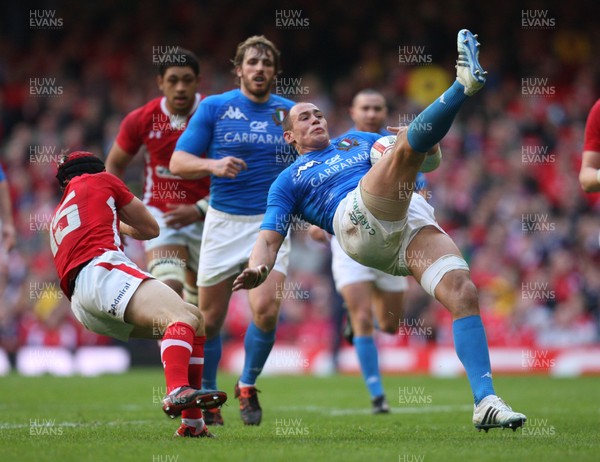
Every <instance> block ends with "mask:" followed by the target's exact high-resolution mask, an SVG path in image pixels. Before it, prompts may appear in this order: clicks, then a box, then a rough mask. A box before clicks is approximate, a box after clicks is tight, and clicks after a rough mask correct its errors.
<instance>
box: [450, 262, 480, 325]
mask: <svg viewBox="0 0 600 462" xmlns="http://www.w3.org/2000/svg"><path fill="white" fill-rule="evenodd" d="M449 276H450V287H451V292H452V294H453V295H452V297H453V298H454V299H455V300H456V305H457V306H458V309H460V310H461V311H467V312H465V313H464V314H465V315H468V314H476V313H478V312H479V302H478V300H477V288H476V287H475V284H474V283H473V281H472V280H471V278H470V277H469V274H468V273H465V272H464V271H455V272H454V274H452V273H450V274H449Z"/></svg>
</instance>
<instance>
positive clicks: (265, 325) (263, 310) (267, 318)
mask: <svg viewBox="0 0 600 462" xmlns="http://www.w3.org/2000/svg"><path fill="white" fill-rule="evenodd" d="M252 311H253V312H252V319H253V321H254V324H255V325H256V326H257V327H258V328H260V329H262V330H264V331H267V332H268V331H271V330H273V329H275V328H276V327H277V318H278V317H279V310H278V309H277V307H276V305H275V304H271V306H259V307H255V308H253V310H252Z"/></svg>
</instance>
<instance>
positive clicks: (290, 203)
mask: <svg viewBox="0 0 600 462" xmlns="http://www.w3.org/2000/svg"><path fill="white" fill-rule="evenodd" d="M292 188H293V185H292V182H291V180H290V179H289V168H288V169H286V170H284V171H283V172H281V173H280V174H279V176H278V177H277V178H276V179H275V181H274V182H273V184H272V185H271V188H270V189H269V197H268V199H267V211H266V212H265V217H264V219H263V222H262V225H261V226H260V229H261V230H270V231H277V232H278V233H279V234H281V235H283V236H284V237H285V236H286V235H287V232H288V228H289V227H290V223H291V221H292V213H293V211H294V208H295V205H296V203H295V202H296V201H295V199H294V195H293V192H292Z"/></svg>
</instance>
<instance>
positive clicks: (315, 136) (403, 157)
mask: <svg viewBox="0 0 600 462" xmlns="http://www.w3.org/2000/svg"><path fill="white" fill-rule="evenodd" d="M457 46H458V61H457V67H456V69H457V78H456V81H455V82H454V83H453V84H452V86H451V87H450V88H449V89H448V90H446V91H445V92H444V93H443V94H442V95H441V96H440V97H439V98H437V99H436V100H435V101H434V102H433V103H432V104H431V105H430V106H428V107H427V108H426V109H425V110H424V111H423V112H422V113H421V114H419V116H418V117H417V118H415V120H413V121H412V122H411V124H410V125H409V126H408V129H407V130H405V131H399V132H398V138H397V141H396V144H395V145H394V148H393V150H392V151H391V152H390V153H389V154H387V155H385V156H383V157H382V158H381V159H380V160H379V161H378V162H377V163H376V164H375V165H374V166H373V167H371V163H370V160H369V152H370V149H371V146H372V145H373V143H374V142H375V141H376V140H377V139H378V138H379V136H380V135H378V134H373V133H365V132H355V133H351V134H347V135H345V136H343V137H341V138H337V139H334V140H330V139H329V133H328V129H327V121H326V120H325V118H324V116H323V114H322V113H321V111H320V110H319V108H318V107H316V106H315V105H314V104H311V103H299V104H297V105H296V106H294V107H293V108H292V109H291V110H290V112H289V114H288V116H287V117H286V120H285V121H284V125H283V128H284V137H285V139H286V141H287V142H288V143H289V144H291V145H292V146H294V147H295V149H296V150H297V151H298V153H299V154H300V157H299V159H298V160H297V161H296V162H294V163H293V164H292V165H291V166H290V167H289V168H287V169H286V170H285V171H284V172H283V173H281V175H279V177H278V178H277V180H275V182H274V183H273V185H272V186H271V189H270V191H269V199H268V206H267V213H266V215H265V220H264V222H263V224H262V226H261V231H260V233H259V235H258V239H257V241H256V243H255V245H254V249H253V251H252V255H251V257H250V262H249V268H247V269H245V270H244V271H243V272H242V274H240V276H238V278H237V279H236V281H235V282H234V284H233V289H234V290H240V289H250V288H254V287H257V286H259V285H260V284H261V283H262V282H263V281H264V280H265V279H266V278H267V277H268V276H269V273H270V271H271V269H272V267H273V263H274V262H275V258H276V256H277V251H278V250H279V247H280V246H281V244H282V242H283V240H284V237H285V232H286V230H287V228H286V226H285V223H289V216H290V215H291V214H292V213H294V214H300V215H301V217H302V218H303V219H305V220H306V221H307V222H309V223H312V224H315V225H317V226H319V227H320V228H323V229H324V230H326V231H327V232H329V233H331V234H335V236H336V237H337V240H338V242H339V244H340V246H341V247H342V249H343V250H344V252H346V253H347V254H348V255H349V256H350V257H352V258H353V259H354V260H356V261H358V262H359V263H362V264H363V265H366V266H370V267H373V268H376V269H379V270H382V271H385V272H386V273H389V274H394V275H399V276H406V275H412V276H413V277H414V278H415V279H416V280H417V281H418V282H419V283H420V284H421V286H422V287H423V288H424V289H425V291H427V292H428V293H429V294H430V295H431V296H433V297H435V298H436V299H437V300H438V301H439V302H440V303H442V304H443V305H444V306H445V307H446V308H447V309H448V310H449V311H450V313H451V314H452V318H453V325H452V331H453V336H454V345H455V349H456V353H457V356H458V358H459V359H460V361H461V362H462V364H463V366H464V367H465V370H466V372H467V377H468V380H469V383H470V385H471V390H472V392H473V398H474V401H475V407H474V412H473V424H474V425H475V427H476V428H478V429H479V430H482V429H484V430H486V431H487V430H488V429H489V428H494V427H503V428H512V429H513V430H514V429H516V428H518V427H520V426H522V425H523V423H524V422H525V421H526V417H525V415H523V414H521V413H518V412H514V411H513V410H512V409H511V408H510V407H509V406H508V405H507V404H506V403H505V402H504V401H503V400H502V399H501V398H499V397H498V396H496V394H495V391H494V386H493V383H492V373H491V366H490V359H489V350H488V345H487V339H486V336H485V330H484V327H483V324H482V322H481V317H480V315H479V304H478V300H477V290H476V288H475V285H474V284H473V282H472V281H471V278H470V274H469V267H468V265H467V263H466V262H465V260H464V259H463V258H462V256H461V254H460V251H459V250H458V248H457V246H456V244H455V243H454V242H453V241H452V239H451V238H450V237H449V236H448V235H447V234H446V233H445V232H444V230H443V229H442V228H441V227H440V226H439V225H438V223H437V222H436V220H435V217H434V215H433V208H432V207H431V206H430V205H429V204H428V203H427V202H426V201H425V199H423V197H421V196H420V195H419V194H412V191H413V189H414V184H415V180H416V177H417V174H418V172H419V170H420V169H421V166H422V164H423V161H424V160H425V157H426V155H433V153H435V152H437V149H438V145H437V143H438V142H439V141H440V140H441V139H442V138H443V137H444V135H445V134H446V133H447V132H448V130H449V129H450V126H451V125H452V122H453V120H454V118H455V117H456V115H457V113H458V111H459V109H460V107H461V106H462V103H463V102H464V101H465V100H466V99H467V98H468V97H470V96H472V95H473V94H475V93H476V92H477V91H478V90H479V89H480V88H482V87H483V85H484V84H485V71H484V70H483V69H482V68H481V66H480V65H479V61H478V55H479V43H478V42H477V40H476V37H475V36H473V35H472V34H471V33H470V32H469V31H468V30H466V29H463V30H461V31H460V32H459V33H458V39H457ZM413 255H419V258H418V259H417V261H415V259H414V258H412V257H411V256H413ZM423 262H429V263H428V264H423Z"/></svg>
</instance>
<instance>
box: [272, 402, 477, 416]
mask: <svg viewBox="0 0 600 462" xmlns="http://www.w3.org/2000/svg"><path fill="white" fill-rule="evenodd" d="M275 409H278V410H281V411H304V412H315V413H318V414H325V415H331V416H343V415H363V414H371V409H368V408H364V409H336V408H326V407H322V406H279V407H276V408H275ZM469 410H471V411H472V410H473V406H470V405H468V404H462V405H444V406H422V407H393V408H391V412H392V413H394V414H428V413H434V412H455V411H469Z"/></svg>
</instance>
